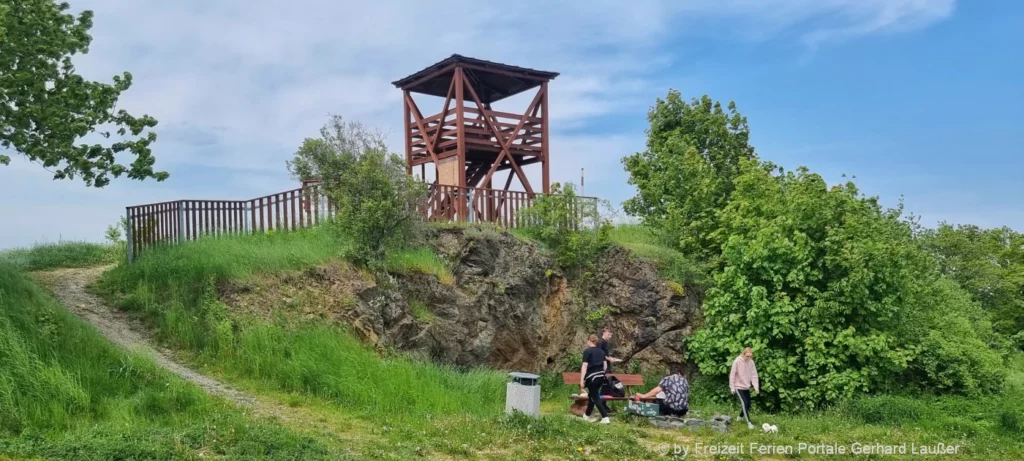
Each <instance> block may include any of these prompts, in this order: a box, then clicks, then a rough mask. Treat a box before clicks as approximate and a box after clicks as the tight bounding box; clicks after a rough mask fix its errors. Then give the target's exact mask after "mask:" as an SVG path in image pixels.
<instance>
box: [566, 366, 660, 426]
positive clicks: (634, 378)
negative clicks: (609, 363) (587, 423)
mask: <svg viewBox="0 0 1024 461" xmlns="http://www.w3.org/2000/svg"><path fill="white" fill-rule="evenodd" d="M608 376H614V377H616V378H618V379H619V382H621V383H622V386H623V387H625V388H626V396H625V397H606V398H605V399H604V400H605V401H626V400H633V398H632V396H633V394H634V392H633V389H632V388H633V386H643V385H644V377H643V375H626V374H620V373H609V374H608ZM562 382H563V383H565V384H569V385H574V386H579V385H580V374H579V373H578V372H571V371H567V372H565V373H562ZM569 398H570V399H572V400H573V402H572V404H570V405H569V412H570V413H572V414H574V415H577V416H580V415H582V414H583V413H584V412H586V411H587V398H586V397H573V396H569ZM642 400H643V401H645V402H657V401H659V400H658V399H656V398H649V399H642Z"/></svg>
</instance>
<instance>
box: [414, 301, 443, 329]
mask: <svg viewBox="0 0 1024 461" xmlns="http://www.w3.org/2000/svg"><path fill="white" fill-rule="evenodd" d="M409 310H410V311H411V312H412V315H413V316H414V317H416V318H417V319H419V320H420V321H422V322H427V323H432V322H433V321H434V320H436V319H437V316H435V315H434V313H433V312H430V309H429V308H428V307H427V305H426V303H424V302H423V301H420V300H418V299H410V300H409Z"/></svg>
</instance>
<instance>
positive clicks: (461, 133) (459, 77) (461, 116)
mask: <svg viewBox="0 0 1024 461" xmlns="http://www.w3.org/2000/svg"><path fill="white" fill-rule="evenodd" d="M452 83H453V84H454V85H455V109H456V112H455V123H456V125H457V126H458V134H457V135H456V139H457V140H458V141H457V144H458V145H457V147H456V148H455V150H456V151H458V153H459V154H458V155H459V160H458V162H459V186H462V187H466V169H465V165H466V120H465V118H466V101H465V98H464V97H463V93H464V89H465V87H466V82H465V80H464V78H463V74H462V68H461V67H456V68H455V78H453V79H452ZM470 89H472V87H471V88H470ZM459 211H460V213H459V218H460V219H466V200H465V199H464V198H462V197H460V198H459Z"/></svg>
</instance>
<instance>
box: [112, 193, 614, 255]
mask: <svg viewBox="0 0 1024 461" xmlns="http://www.w3.org/2000/svg"><path fill="white" fill-rule="evenodd" d="M538 195H539V194H531V193H527V192H522V191H509V190H500V189H483V188H472V187H458V186H439V185H432V186H430V187H429V193H428V194H427V198H426V200H425V201H424V202H423V203H422V205H421V207H420V210H419V212H420V213H421V214H422V215H423V217H424V218H425V219H426V220H428V221H445V222H451V221H460V222H470V223H472V222H487V223H495V224H497V225H499V226H501V227H504V228H518V227H525V226H528V225H531V224H534V223H530V222H528V220H527V218H526V217H525V216H524V215H523V213H522V211H523V210H525V209H526V208H529V207H530V206H532V205H533V204H534V202H535V201H536V199H537V197H538ZM596 204H597V199H596V198H593V197H578V198H577V200H576V201H575V202H573V203H571V204H570V206H571V207H572V208H573V213H575V214H578V215H579V216H583V215H585V214H586V213H585V211H584V210H585V209H586V207H588V206H596ZM126 211H127V215H126V218H127V221H128V235H127V240H128V262H129V264H130V263H131V262H132V261H134V260H135V258H137V257H138V255H140V254H142V253H143V252H145V251H148V250H150V249H152V248H153V247H156V246H158V245H166V244H175V243H181V242H185V241H189V240H197V239H199V238H202V237H219V236H225V235H240V234H253V233H263V232H268V231H294V230H298V229H304V228H309V227H312V226H315V225H317V224H319V223H321V222H323V221H325V220H328V219H331V218H333V216H334V215H335V213H336V211H337V209H336V207H335V204H334V203H332V202H331V200H330V199H329V198H328V197H327V196H326V195H325V194H324V193H323V191H322V190H321V188H320V185H319V184H315V183H314V184H308V185H306V186H305V187H303V188H299V189H294V190H289V191H285V192H279V193H277V194H271V195H267V196H264V197H259V198H254V199H251V200H177V201H173V202H163V203H152V204H148V205H137V206H130V207H128V208H127V210H126ZM580 222H581V220H578V219H574V220H572V224H571V225H572V227H579V226H580ZM583 225H584V226H585V225H586V224H583Z"/></svg>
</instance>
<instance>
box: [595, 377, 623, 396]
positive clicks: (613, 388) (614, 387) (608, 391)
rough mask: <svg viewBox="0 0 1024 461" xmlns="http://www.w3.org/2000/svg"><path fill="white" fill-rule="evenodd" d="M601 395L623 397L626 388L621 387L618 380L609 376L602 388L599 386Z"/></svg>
mask: <svg viewBox="0 0 1024 461" xmlns="http://www.w3.org/2000/svg"><path fill="white" fill-rule="evenodd" d="M601 395H610V396H612V397H625V396H626V387H625V386H623V385H622V381H619V378H616V377H614V376H610V375H609V376H607V377H606V379H605V381H604V386H601Z"/></svg>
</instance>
